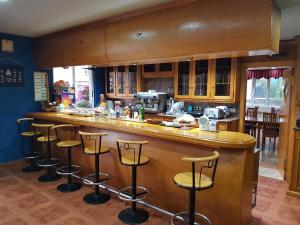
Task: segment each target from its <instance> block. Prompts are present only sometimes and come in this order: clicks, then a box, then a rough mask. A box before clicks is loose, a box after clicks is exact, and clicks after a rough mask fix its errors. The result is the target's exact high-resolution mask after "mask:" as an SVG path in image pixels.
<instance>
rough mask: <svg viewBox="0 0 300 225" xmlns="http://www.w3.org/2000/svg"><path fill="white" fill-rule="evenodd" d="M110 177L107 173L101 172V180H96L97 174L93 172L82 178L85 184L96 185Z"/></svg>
mask: <svg viewBox="0 0 300 225" xmlns="http://www.w3.org/2000/svg"><path fill="white" fill-rule="evenodd" d="M109 178H110V176H109V175H108V174H107V173H99V182H96V178H95V174H93V173H92V174H89V175H87V176H85V177H82V178H81V179H82V182H83V183H84V184H86V185H92V186H95V185H100V184H104V183H106V182H107V181H108V180H109Z"/></svg>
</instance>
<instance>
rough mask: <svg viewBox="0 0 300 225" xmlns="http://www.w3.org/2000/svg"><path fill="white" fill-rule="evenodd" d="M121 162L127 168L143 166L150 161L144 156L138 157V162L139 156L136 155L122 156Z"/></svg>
mask: <svg viewBox="0 0 300 225" xmlns="http://www.w3.org/2000/svg"><path fill="white" fill-rule="evenodd" d="M121 160H122V163H123V164H124V165H128V166H134V165H145V164H147V163H148V162H149V161H150V159H149V157H147V156H145V155H140V161H139V156H138V155H137V154H136V155H132V154H123V155H122V159H121Z"/></svg>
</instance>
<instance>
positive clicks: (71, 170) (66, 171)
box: [52, 124, 81, 192]
mask: <svg viewBox="0 0 300 225" xmlns="http://www.w3.org/2000/svg"><path fill="white" fill-rule="evenodd" d="M78 128H79V126H76V125H72V124H61V125H57V126H54V127H52V129H54V130H55V132H56V138H57V140H58V142H57V143H56V146H57V147H59V148H64V149H67V165H65V166H62V167H59V168H58V169H57V170H56V172H57V173H58V174H60V175H64V176H67V177H68V182H67V183H64V184H60V185H59V186H58V187H57V190H59V191H61V192H73V191H77V190H79V189H80V188H81V184H80V183H75V182H72V176H73V175H74V174H77V173H79V171H80V170H79V166H76V165H72V148H74V147H78V146H80V145H81V142H80V141H76V134H77V130H78Z"/></svg>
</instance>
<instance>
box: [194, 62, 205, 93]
mask: <svg viewBox="0 0 300 225" xmlns="http://www.w3.org/2000/svg"><path fill="white" fill-rule="evenodd" d="M194 82H195V83H194V85H195V86H194V96H195V97H208V89H207V88H208V60H197V61H196V62H195V79H194Z"/></svg>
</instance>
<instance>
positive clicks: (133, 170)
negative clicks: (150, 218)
mask: <svg viewBox="0 0 300 225" xmlns="http://www.w3.org/2000/svg"><path fill="white" fill-rule="evenodd" d="M131 188H132V192H131V197H132V199H133V200H135V199H136V166H133V167H132V179H131ZM131 208H132V212H136V201H133V202H132V203H131Z"/></svg>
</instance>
